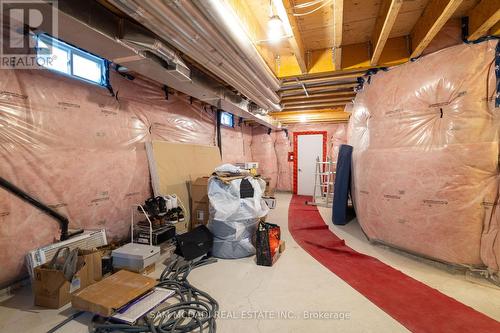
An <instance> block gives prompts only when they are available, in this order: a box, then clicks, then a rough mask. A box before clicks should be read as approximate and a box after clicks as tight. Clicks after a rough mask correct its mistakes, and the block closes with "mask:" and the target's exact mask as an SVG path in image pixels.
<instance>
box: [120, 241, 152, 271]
mask: <svg viewBox="0 0 500 333" xmlns="http://www.w3.org/2000/svg"><path fill="white" fill-rule="evenodd" d="M111 256H112V257H113V267H115V268H118V269H120V268H124V269H127V270H130V271H134V272H141V271H142V270H143V269H144V268H146V267H148V266H149V265H151V264H153V263H155V262H156V261H157V260H158V259H159V258H160V247H159V246H151V245H146V244H137V243H128V244H125V245H123V246H122V247H119V248H117V249H116V250H113V252H111Z"/></svg>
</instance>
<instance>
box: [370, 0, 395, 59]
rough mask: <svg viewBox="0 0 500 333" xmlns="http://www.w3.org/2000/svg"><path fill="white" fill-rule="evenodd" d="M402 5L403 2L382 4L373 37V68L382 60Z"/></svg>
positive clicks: (393, 1)
mask: <svg viewBox="0 0 500 333" xmlns="http://www.w3.org/2000/svg"><path fill="white" fill-rule="evenodd" d="M402 4H403V0H384V1H383V2H382V5H381V7H380V13H379V15H378V17H377V21H376V22H375V30H374V31H373V36H372V46H373V54H372V59H371V61H370V63H371V65H372V66H375V65H377V63H378V61H379V59H380V55H381V54H382V50H383V49H384V46H385V43H386V42H387V39H388V38H389V34H390V33H391V30H392V27H393V26H394V23H395V22H396V17H397V16H398V13H399V10H400V9H401V5H402Z"/></svg>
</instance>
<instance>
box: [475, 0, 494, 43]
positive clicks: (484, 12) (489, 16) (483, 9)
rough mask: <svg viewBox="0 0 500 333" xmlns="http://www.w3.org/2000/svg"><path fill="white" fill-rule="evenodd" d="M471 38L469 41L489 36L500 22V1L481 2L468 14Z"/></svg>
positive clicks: (483, 0) (485, 0)
mask: <svg viewBox="0 0 500 333" xmlns="http://www.w3.org/2000/svg"><path fill="white" fill-rule="evenodd" d="M467 16H469V36H468V37H467V40H469V41H474V40H476V39H479V38H480V37H482V36H485V35H487V34H488V31H489V30H490V28H492V27H493V26H494V25H495V24H496V23H497V22H499V21H500V0H481V1H480V2H479V3H478V4H477V5H476V6H475V7H474V8H472V9H471V10H470V11H469V12H468V13H467Z"/></svg>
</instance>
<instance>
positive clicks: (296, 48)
mask: <svg viewBox="0 0 500 333" xmlns="http://www.w3.org/2000/svg"><path fill="white" fill-rule="evenodd" d="M274 6H275V7H276V10H277V11H278V13H280V12H281V11H284V12H285V13H286V15H280V17H281V16H283V18H282V19H283V25H284V26H285V30H290V31H286V32H287V33H289V34H291V37H290V38H289V40H288V42H289V43H290V47H291V48H292V50H293V55H294V56H295V59H296V60H297V64H298V65H299V68H300V71H301V72H302V74H306V73H307V64H306V60H305V55H306V53H305V50H304V44H303V43H302V37H301V36H300V30H299V27H298V24H297V19H296V18H295V16H293V5H292V3H291V2H290V0H283V1H281V0H274Z"/></svg>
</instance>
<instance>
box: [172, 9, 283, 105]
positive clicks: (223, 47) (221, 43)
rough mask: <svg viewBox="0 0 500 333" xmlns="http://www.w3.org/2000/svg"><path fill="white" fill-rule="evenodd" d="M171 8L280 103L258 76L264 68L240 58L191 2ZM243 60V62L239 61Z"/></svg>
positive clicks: (273, 92)
mask: <svg viewBox="0 0 500 333" xmlns="http://www.w3.org/2000/svg"><path fill="white" fill-rule="evenodd" d="M169 5H170V7H172V8H173V9H174V11H175V10H177V13H178V14H180V16H182V17H183V18H184V20H185V21H193V20H194V22H195V24H194V27H195V29H196V31H197V32H198V33H199V34H200V35H202V36H203V37H204V38H205V39H206V40H209V41H210V44H211V45H212V46H215V48H216V50H218V51H219V50H220V51H222V54H224V55H225V56H226V58H227V59H229V60H230V61H231V63H232V65H233V66H234V67H235V68H236V69H238V70H239V71H244V72H247V73H250V79H251V82H253V83H257V82H258V83H259V86H261V87H262V88H263V89H264V90H265V91H266V93H267V94H269V96H275V99H274V100H272V101H273V102H274V103H279V101H280V99H279V97H278V95H276V93H275V90H273V89H271V88H270V87H269V84H268V83H267V82H264V81H262V78H261V77H260V76H259V75H256V73H255V71H256V70H258V68H262V65H261V66H258V67H255V66H249V65H248V64H247V63H246V62H245V61H244V60H245V59H244V58H243V59H242V58H241V56H240V53H238V52H237V51H235V49H234V48H232V47H231V45H229V44H228V41H226V40H225V39H224V38H223V37H221V36H220V33H219V32H218V31H217V30H216V29H215V28H214V27H213V26H212V25H211V24H210V23H209V22H208V21H207V19H206V17H204V16H203V14H202V13H200V11H199V10H198V9H197V8H196V7H195V6H194V5H193V4H192V3H191V2H190V1H184V2H177V1H175V2H170V3H169ZM239 59H241V60H242V61H241V60H239ZM274 83H275V85H276V89H279V81H278V80H277V79H275V82H274Z"/></svg>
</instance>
